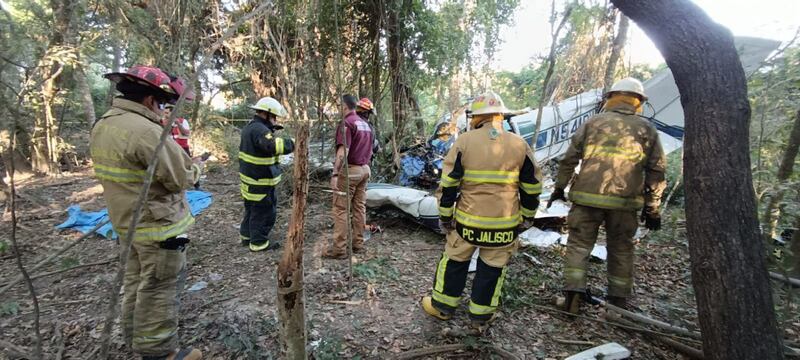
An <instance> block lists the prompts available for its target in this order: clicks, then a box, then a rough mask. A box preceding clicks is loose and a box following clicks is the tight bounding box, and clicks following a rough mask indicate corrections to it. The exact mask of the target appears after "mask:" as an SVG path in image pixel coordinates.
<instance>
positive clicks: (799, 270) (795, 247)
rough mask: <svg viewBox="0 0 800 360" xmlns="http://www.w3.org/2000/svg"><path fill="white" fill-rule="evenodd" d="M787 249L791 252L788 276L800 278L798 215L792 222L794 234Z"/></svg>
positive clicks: (799, 217)
mask: <svg viewBox="0 0 800 360" xmlns="http://www.w3.org/2000/svg"><path fill="white" fill-rule="evenodd" d="M789 249H790V250H791V251H792V256H791V257H790V259H792V261H791V268H790V269H789V274H792V276H793V277H800V215H798V216H797V218H795V220H794V233H793V234H792V240H791V244H789Z"/></svg>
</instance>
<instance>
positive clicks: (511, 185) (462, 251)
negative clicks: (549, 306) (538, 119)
mask: <svg viewBox="0 0 800 360" xmlns="http://www.w3.org/2000/svg"><path fill="white" fill-rule="evenodd" d="M504 112H507V110H506V109H505V106H504V105H503V102H502V100H501V99H500V97H499V96H497V95H496V94H495V93H493V92H488V93H486V94H484V95H482V96H480V97H478V98H477V99H475V101H474V102H473V103H472V114H473V117H472V120H471V126H472V127H473V128H474V130H471V131H469V132H467V133H465V134H463V135H461V136H460V137H459V138H458V140H457V141H456V143H455V144H454V145H453V147H452V148H451V149H450V151H449V152H448V154H447V156H446V158H445V160H444V164H443V166H442V179H441V182H440V188H439V191H440V192H441V198H440V201H439V217H440V225H441V227H442V230H443V231H444V232H446V234H447V244H446V245H445V250H444V253H443V254H442V257H441V259H440V260H439V263H438V265H437V267H436V273H435V279H434V283H433V291H432V294H431V296H426V297H424V298H423V299H422V307H423V309H424V310H425V312H426V313H428V314H429V315H431V316H434V317H436V318H439V319H442V320H447V319H449V318H450V317H451V316H452V314H453V312H454V311H455V310H456V308H457V307H458V305H459V302H460V299H461V293H462V292H463V291H464V287H465V285H466V280H467V271H468V268H469V263H470V259H471V258H472V254H473V253H474V252H475V251H476V249H480V256H479V259H478V266H477V272H476V274H475V279H474V281H473V283H472V295H471V300H470V302H469V315H470V318H471V320H472V321H473V324H475V325H478V326H480V325H483V324H485V323H486V322H487V321H488V320H490V319H491V318H492V317H493V316H494V314H495V312H496V311H497V307H498V305H499V301H500V293H501V290H502V287H503V281H504V279H505V274H506V264H507V263H508V260H509V258H510V257H511V255H513V254H514V252H515V251H516V249H517V247H518V241H517V233H518V228H519V227H520V225H521V224H522V223H523V220H526V222H525V223H526V224H527V223H528V221H527V220H531V221H532V220H533V217H534V215H535V213H536V208H537V207H538V206H539V194H540V193H541V190H542V186H541V183H540V179H541V176H540V174H539V170H538V169H537V168H536V165H535V161H534V157H533V153H532V151H531V149H530V147H529V146H528V144H527V143H526V142H525V140H523V139H522V138H521V137H519V136H518V135H516V134H513V133H510V132H507V131H505V130H504V129H503V124H502V122H503V113H504Z"/></svg>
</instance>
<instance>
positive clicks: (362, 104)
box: [356, 97, 375, 112]
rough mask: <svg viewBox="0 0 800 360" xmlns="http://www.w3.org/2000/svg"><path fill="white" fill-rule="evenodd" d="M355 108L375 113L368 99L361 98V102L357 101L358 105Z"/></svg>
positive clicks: (373, 106)
mask: <svg viewBox="0 0 800 360" xmlns="http://www.w3.org/2000/svg"><path fill="white" fill-rule="evenodd" d="M356 106H358V107H359V108H361V109H363V110H365V111H368V112H375V105H373V104H372V101H370V100H369V98H365V97H363V98H361V100H358V104H357V105H356Z"/></svg>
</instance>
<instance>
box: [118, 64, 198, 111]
mask: <svg viewBox="0 0 800 360" xmlns="http://www.w3.org/2000/svg"><path fill="white" fill-rule="evenodd" d="M103 77H105V78H106V79H108V80H111V81H113V82H114V83H117V84H118V83H119V82H120V81H122V80H128V81H131V82H134V83H138V84H141V85H145V86H147V87H150V88H152V89H153V90H155V91H156V92H158V93H159V94H160V95H162V96H164V97H166V98H167V99H168V100H170V101H172V102H174V101H175V100H178V98H179V97H180V96H181V95H182V94H183V93H184V92H186V91H187V89H186V82H185V81H184V80H183V79H181V78H178V77H174V76H170V75H169V74H167V73H166V72H165V71H164V70H161V69H159V68H157V67H154V66H144V65H134V66H132V67H130V68H128V70H126V71H125V72H114V73H108V74H105V75H103ZM186 100H194V92H191V91H190V92H189V93H187V94H186Z"/></svg>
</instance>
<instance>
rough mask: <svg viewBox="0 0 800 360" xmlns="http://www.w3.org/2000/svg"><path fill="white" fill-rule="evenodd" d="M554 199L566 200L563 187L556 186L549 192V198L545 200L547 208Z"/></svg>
mask: <svg viewBox="0 0 800 360" xmlns="http://www.w3.org/2000/svg"><path fill="white" fill-rule="evenodd" d="M556 200H561V201H567V197H566V196H565V195H564V189H561V188H556V189H555V190H553V193H552V194H550V200H548V201H547V208H548V209H549V208H550V206H552V205H553V202H554V201H556Z"/></svg>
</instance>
